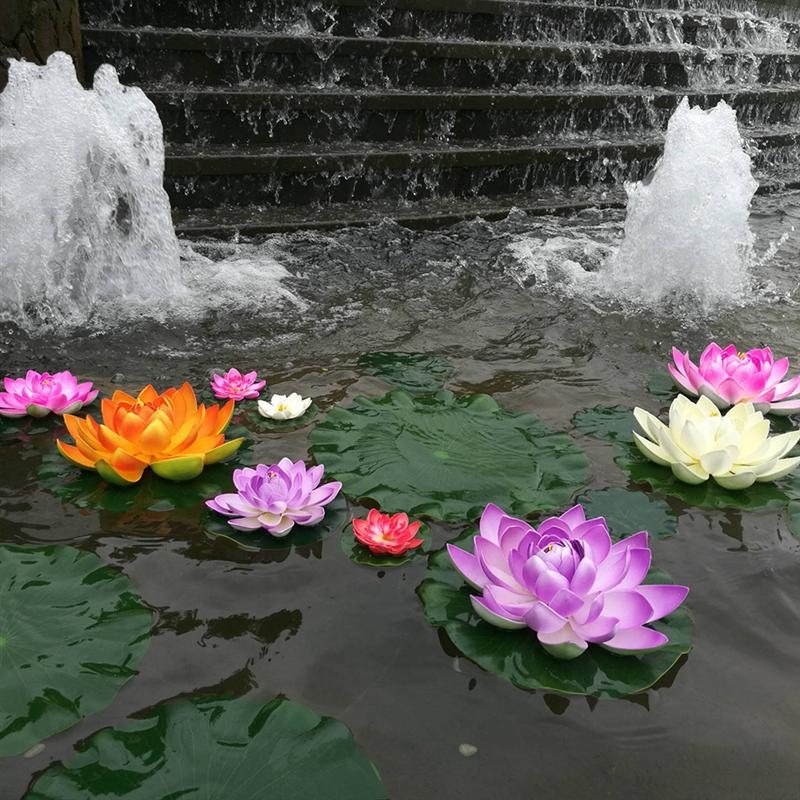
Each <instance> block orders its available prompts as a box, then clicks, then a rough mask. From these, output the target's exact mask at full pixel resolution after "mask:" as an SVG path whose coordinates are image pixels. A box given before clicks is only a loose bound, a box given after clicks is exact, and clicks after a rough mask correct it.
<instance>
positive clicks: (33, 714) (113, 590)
mask: <svg viewBox="0 0 800 800" xmlns="http://www.w3.org/2000/svg"><path fill="white" fill-rule="evenodd" d="M150 625H151V615H150V611H148V609H147V608H145V606H144V605H142V602H141V599H140V598H139V596H138V595H137V594H136V593H135V592H134V590H133V586H132V585H131V582H130V581H129V580H128V578H127V577H126V576H125V575H123V574H121V573H120V572H118V571H117V570H115V569H113V568H111V567H108V566H105V565H104V564H103V563H102V562H101V561H100V559H99V558H98V557H97V556H95V555H93V554H91V553H84V552H82V551H81V550H77V549H76V548H74V547H67V546H64V545H51V546H48V547H17V546H14V545H0V676H2V679H1V680H0V756H10V755H16V754H18V753H24V752H25V751H26V750H28V749H30V748H31V747H32V746H33V745H35V744H38V743H39V742H41V741H42V740H43V739H46V738H47V737H48V736H52V735H53V734H54V733H58V732H59V731H63V730H65V729H66V728H69V727H71V726H72V725H74V724H75V723H76V722H78V721H79V720H81V719H83V717H85V716H87V715H88V714H91V713H93V712H95V711H98V710H99V709H101V708H104V707H105V706H107V705H108V704H109V703H110V702H111V701H112V699H113V698H114V695H116V693H117V692H118V691H119V689H120V688H121V687H122V685H123V684H124V683H126V682H127V681H128V680H129V679H130V678H131V677H133V676H134V675H135V674H136V668H137V666H138V664H139V662H140V661H141V660H142V656H144V653H145V651H146V650H147V645H148V642H149V638H150Z"/></svg>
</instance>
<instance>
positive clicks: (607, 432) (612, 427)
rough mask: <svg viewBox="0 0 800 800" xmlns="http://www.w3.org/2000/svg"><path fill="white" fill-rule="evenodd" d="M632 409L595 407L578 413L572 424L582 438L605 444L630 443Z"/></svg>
mask: <svg viewBox="0 0 800 800" xmlns="http://www.w3.org/2000/svg"><path fill="white" fill-rule="evenodd" d="M634 422H635V420H634V418H633V409H632V408H627V407H625V406H595V407H594V408H585V409H583V411H579V412H578V413H577V414H575V416H574V417H573V418H572V424H573V425H574V426H575V428H576V430H579V431H580V432H581V433H582V434H584V436H591V437H592V438H593V439H603V440H604V441H607V442H632V441H633V436H632V435H631V432H632V430H633V427H634Z"/></svg>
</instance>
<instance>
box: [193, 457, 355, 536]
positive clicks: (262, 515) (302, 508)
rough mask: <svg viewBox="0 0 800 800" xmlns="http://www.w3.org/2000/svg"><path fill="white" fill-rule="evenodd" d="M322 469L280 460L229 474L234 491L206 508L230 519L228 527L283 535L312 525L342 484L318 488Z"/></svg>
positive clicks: (323, 512) (331, 483) (337, 483)
mask: <svg viewBox="0 0 800 800" xmlns="http://www.w3.org/2000/svg"><path fill="white" fill-rule="evenodd" d="M324 471H325V467H324V466H323V465H322V464H320V465H319V466H317V467H312V468H311V469H306V465H305V464H304V463H303V462H302V461H296V462H294V463H292V461H291V460H290V459H288V458H282V459H281V460H280V461H279V462H278V463H277V464H272V465H271V466H265V465H264V464H259V465H258V466H257V467H256V468H255V469H251V468H250V467H244V468H243V469H237V470H234V471H233V483H234V485H235V486H236V489H237V490H238V491H237V492H233V493H231V494H220V495H217V496H216V497H215V498H214V499H213V500H207V501H206V505H207V506H208V507H209V508H210V509H213V510H214V511H218V512H219V513H220V514H225V515H226V516H229V517H234V519H230V520H228V524H229V525H231V526H232V527H234V528H239V529H240V530H246V531H249V530H255V529H257V528H264V529H265V530H266V531H267V532H268V533H270V534H272V535H273V536H286V534H287V533H289V531H290V530H291V529H292V528H293V527H294V526H295V525H316V524H317V523H318V522H320V521H321V520H322V518H323V517H324V516H325V506H326V505H327V504H328V503H330V502H331V500H333V499H334V497H336V495H337V494H339V490H340V489H341V488H342V484H341V483H339V481H331V482H330V483H325V484H323V485H322V486H320V485H319V482H320V480H322V475H323V473H324Z"/></svg>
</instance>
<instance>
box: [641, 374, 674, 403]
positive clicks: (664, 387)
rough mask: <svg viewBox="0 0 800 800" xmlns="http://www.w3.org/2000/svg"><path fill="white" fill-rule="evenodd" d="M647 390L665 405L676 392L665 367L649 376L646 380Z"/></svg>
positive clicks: (672, 398)
mask: <svg viewBox="0 0 800 800" xmlns="http://www.w3.org/2000/svg"><path fill="white" fill-rule="evenodd" d="M647 391H648V392H650V394H652V395H653V396H654V397H657V398H658V399H659V400H661V401H662V402H663V403H665V404H666V405H669V404H670V403H671V402H672V401H673V400H674V399H675V397H676V396H677V394H678V388H677V387H676V386H675V381H673V380H672V376H671V375H670V374H669V372H668V371H667V368H666V367H664V369H660V370H659V371H658V372H654V373H653V374H652V375H651V376H650V378H649V379H648V381H647Z"/></svg>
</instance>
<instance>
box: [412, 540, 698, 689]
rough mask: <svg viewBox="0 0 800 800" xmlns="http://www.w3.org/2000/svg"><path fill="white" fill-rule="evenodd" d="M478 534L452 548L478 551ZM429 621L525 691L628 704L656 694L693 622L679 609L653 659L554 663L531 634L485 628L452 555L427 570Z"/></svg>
mask: <svg viewBox="0 0 800 800" xmlns="http://www.w3.org/2000/svg"><path fill="white" fill-rule="evenodd" d="M473 537H474V531H469V532H467V533H466V534H464V535H463V536H462V537H460V538H459V539H457V540H455V541H454V542H453V543H454V544H457V545H458V546H459V547H461V548H463V549H465V550H469V551H470V552H472V550H473ZM645 582H646V583H671V580H670V578H669V576H668V575H666V574H665V573H663V572H659V571H657V570H651V571H650V573H649V574H648V576H647V579H646V581H645ZM417 592H418V594H419V596H420V598H421V600H422V604H423V606H424V607H425V616H426V617H427V619H428V621H429V622H430V623H431V624H432V625H435V626H437V627H440V628H443V629H444V630H445V632H446V633H447V635H448V637H449V638H450V641H451V642H452V643H453V644H454V645H455V647H456V648H457V649H458V650H459V651H461V653H463V654H464V655H465V656H466V657H467V658H469V659H470V660H471V661H474V662H475V663H476V664H477V665H478V666H479V667H482V668H483V669H485V670H487V671H488V672H492V673H494V674H495V675H498V676H500V677H501V678H504V679H505V680H507V681H510V682H511V683H512V684H514V685H515V686H518V687H519V688H521V689H546V690H549V691H557V692H564V693H565V694H582V695H590V696H592V697H623V696H625V695H628V694H633V693H635V692H641V691H643V690H645V689H647V688H649V687H650V686H652V685H653V684H654V683H655V682H656V681H657V680H658V679H659V678H661V677H662V676H663V675H664V674H665V673H666V672H668V671H669V670H670V669H671V668H672V667H673V666H674V665H675V663H676V662H677V661H678V659H679V658H680V657H681V656H682V655H684V654H685V653H688V652H689V650H690V649H691V639H692V630H693V624H692V618H691V616H690V615H689V612H688V611H687V610H686V609H685V608H683V607H680V608H678V609H677V610H676V611H675V612H673V613H672V614H670V616H668V617H665V618H664V619H662V620H659V621H658V622H655V623H653V625H652V627H653V628H655V629H656V630H659V631H661V632H662V633H664V634H665V635H666V636H668V637H669V643H668V644H666V645H665V646H664V647H662V648H661V649H659V650H657V651H656V652H654V653H648V654H647V655H642V656H620V655H616V654H614V653H610V652H608V651H607V650H603V648H601V647H598V646H595V645H590V646H589V649H588V650H587V651H586V652H585V653H584V654H583V655H581V656H579V657H578V658H576V659H574V660H572V661H562V660H560V659H557V658H553V657H552V656H551V655H549V654H548V653H547V652H546V651H545V650H544V648H542V646H541V645H540V644H539V642H538V641H537V639H536V634H535V633H533V632H532V631H529V630H517V631H508V630H502V629H500V628H496V627H494V626H493V625H490V624H489V623H488V622H485V621H484V620H482V619H481V618H480V617H478V615H477V614H475V612H474V611H473V610H472V604H471V603H470V599H469V598H470V594H472V593H473V592H474V590H473V589H470V588H469V587H468V586H467V585H466V584H465V583H464V579H463V578H462V576H461V574H460V573H459V572H458V571H457V570H456V569H455V567H454V566H453V564H452V562H451V560H450V557H449V555H448V554H447V550H446V549H442V550H439V551H437V552H436V553H434V554H433V555H432V556H431V557H430V561H429V562H428V570H427V572H426V579H425V580H424V581H423V582H422V584H421V585H420V587H419V588H418V590H417Z"/></svg>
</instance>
